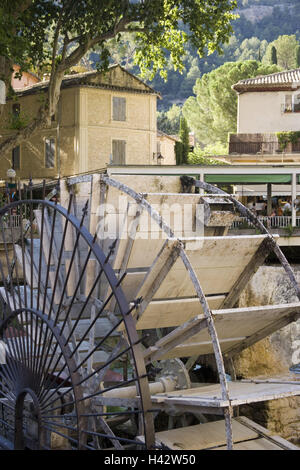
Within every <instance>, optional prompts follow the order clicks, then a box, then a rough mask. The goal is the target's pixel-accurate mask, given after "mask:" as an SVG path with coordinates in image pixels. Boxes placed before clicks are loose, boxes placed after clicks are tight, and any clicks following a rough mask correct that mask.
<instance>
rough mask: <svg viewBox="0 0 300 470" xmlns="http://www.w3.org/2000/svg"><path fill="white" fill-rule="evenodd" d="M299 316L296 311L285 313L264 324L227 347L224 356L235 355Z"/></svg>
mask: <svg viewBox="0 0 300 470" xmlns="http://www.w3.org/2000/svg"><path fill="white" fill-rule="evenodd" d="M299 318H300V316H299V314H297V313H296V314H290V315H286V316H284V317H283V318H280V319H278V320H277V321H274V322H272V323H271V324H270V325H268V326H266V327H265V328H263V329H262V330H260V331H257V332H256V333H255V334H253V335H251V336H250V337H248V338H247V339H245V340H243V341H242V342H241V343H240V344H237V345H235V346H234V347H230V348H229V349H226V351H225V353H226V356H227V357H228V358H229V357H233V356H235V355H236V354H238V353H240V352H241V351H242V350H243V349H246V348H248V347H249V346H252V344H255V343H257V342H258V341H260V340H261V339H263V338H266V337H267V336H269V335H270V334H272V333H274V332H275V331H278V330H280V329H281V328H283V327H284V326H286V325H288V324H289V323H292V322H294V321H296V320H298V319H299Z"/></svg>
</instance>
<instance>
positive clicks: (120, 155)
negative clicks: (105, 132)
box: [112, 140, 126, 165]
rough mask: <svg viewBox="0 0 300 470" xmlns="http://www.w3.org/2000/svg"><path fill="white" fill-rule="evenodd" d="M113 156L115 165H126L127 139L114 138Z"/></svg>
mask: <svg viewBox="0 0 300 470" xmlns="http://www.w3.org/2000/svg"><path fill="white" fill-rule="evenodd" d="M112 156H113V161H112V163H113V165H125V159H126V141H125V140H113V141H112Z"/></svg>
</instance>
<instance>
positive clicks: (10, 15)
mask: <svg viewBox="0 0 300 470" xmlns="http://www.w3.org/2000/svg"><path fill="white" fill-rule="evenodd" d="M235 7H236V1H235V0H208V1H203V0H195V1H191V0H180V1H175V0H151V1H150V0H124V1H120V0H109V1H103V0H77V1H76V2H74V1H71V0H24V1H22V2H19V1H18V0H3V1H2V2H1V6H0V18H1V20H0V56H3V57H6V58H8V59H9V60H11V62H12V63H18V64H20V65H21V68H22V70H32V69H33V68H38V69H39V70H45V69H47V70H48V71H51V73H52V76H53V74H54V73H55V72H56V71H59V72H65V71H66V70H69V69H70V67H72V66H75V65H77V64H78V63H79V61H80V60H81V59H82V58H83V57H84V56H85V55H86V54H87V52H91V51H93V50H94V49H95V48H96V47H97V60H96V62H97V68H98V69H99V70H105V69H107V67H108V65H109V63H110V62H111V61H114V60H119V58H120V57H121V56H122V55H124V54H125V53H127V54H128V56H129V58H131V57H132V58H133V63H134V64H135V65H138V66H139V68H140V70H141V73H142V75H143V76H144V77H146V76H147V77H150V78H151V77H153V76H154V75H155V74H156V73H157V72H159V73H160V75H161V77H162V78H163V79H166V77H167V72H168V67H169V66H171V68H172V69H175V70H178V71H179V72H182V71H183V69H184V57H185V47H186V46H187V44H188V43H189V44H190V45H191V47H192V48H194V49H195V50H196V51H197V53H198V54H199V55H200V56H201V55H203V54H204V53H205V52H206V51H208V53H209V54H211V53H213V52H214V51H215V50H216V51H218V52H221V44H223V43H225V42H226V41H227V40H228V38H229V37H230V34H231V33H232V26H231V21H232V20H233V19H234V18H235V15H234V14H233V10H234V9H235ZM131 34H133V35H134V37H133V38H134V44H133V42H132V41H133V39H132V37H131ZM122 35H123V36H122ZM117 46H118V47H119V50H118V49H117ZM122 48H123V50H122ZM129 58H128V60H127V61H126V63H127V62H128V61H129V60H130V59H129ZM193 67H194V69H193V70H192V71H191V73H190V79H191V80H192V81H194V77H195V74H196V67H197V65H196V64H194V65H193Z"/></svg>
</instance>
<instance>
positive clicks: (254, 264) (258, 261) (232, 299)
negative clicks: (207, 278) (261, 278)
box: [221, 238, 273, 308]
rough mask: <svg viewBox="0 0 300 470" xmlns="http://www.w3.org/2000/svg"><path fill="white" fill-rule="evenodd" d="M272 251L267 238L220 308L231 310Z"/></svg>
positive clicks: (271, 245)
mask: <svg viewBox="0 0 300 470" xmlns="http://www.w3.org/2000/svg"><path fill="white" fill-rule="evenodd" d="M272 249H273V243H272V242H271V241H270V239H269V238H266V239H265V240H264V241H263V243H262V244H261V245H260V247H259V248H258V250H257V251H256V253H255V254H254V255H253V257H252V259H251V261H250V262H249V263H248V265H247V266H246V267H245V269H244V271H243V272H242V273H241V275H240V276H239V278H238V279H237V281H236V282H235V284H234V285H233V287H232V289H231V291H230V292H229V294H228V295H227V297H226V299H225V300H224V302H223V304H222V306H221V308H231V307H233V306H234V305H235V304H236V302H237V301H238V299H239V297H240V295H241V293H242V291H243V290H244V288H245V287H246V285H247V284H248V282H249V281H250V279H251V278H252V277H253V275H254V274H255V272H256V271H257V269H258V268H259V267H260V266H262V265H263V263H264V262H265V260H266V258H267V257H268V255H269V254H270V253H271V251H272Z"/></svg>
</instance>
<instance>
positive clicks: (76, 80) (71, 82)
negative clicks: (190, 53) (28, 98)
mask: <svg viewBox="0 0 300 470" xmlns="http://www.w3.org/2000/svg"><path fill="white" fill-rule="evenodd" d="M116 67H119V68H120V69H122V70H123V71H124V72H125V73H126V74H128V75H129V76H131V77H133V78H134V79H135V80H136V81H137V82H139V83H141V84H142V85H144V89H141V88H138V87H130V88H129V87H122V86H117V85H114V84H113V83H101V82H100V83H91V82H89V78H91V77H95V76H101V72H98V71H97V70H93V71H90V72H83V73H75V74H71V75H65V76H64V78H63V81H62V85H61V87H62V88H66V87H72V86H90V87H91V86H92V87H95V88H104V89H105V88H107V89H113V90H117V91H118V90H119V91H128V92H135V93H148V94H155V95H157V96H158V97H159V98H161V95H160V93H158V92H157V91H155V90H154V89H153V88H152V87H150V86H149V85H148V84H146V83H145V82H143V81H142V80H140V79H139V78H138V77H136V76H135V75H133V74H132V73H130V72H129V71H128V70H126V69H125V68H124V67H122V66H121V65H119V64H115V65H111V66H110V67H109V69H108V70H109V71H110V70H112V69H114V68H116ZM48 86H49V80H43V81H41V82H38V83H35V84H34V85H30V86H28V87H24V88H22V89H18V90H15V91H16V93H17V95H18V96H23V95H27V94H32V93H35V92H38V91H41V90H45V89H47V88H48Z"/></svg>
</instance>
